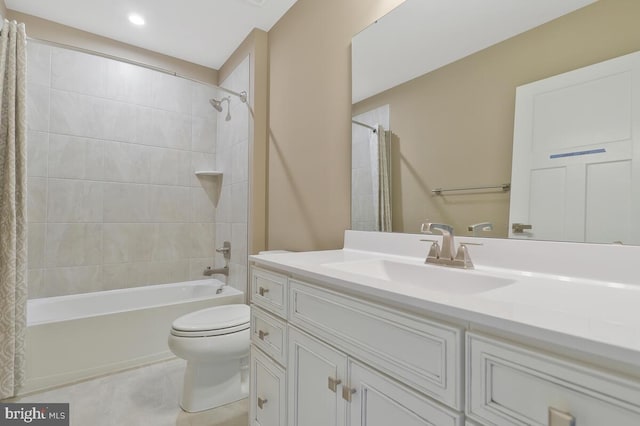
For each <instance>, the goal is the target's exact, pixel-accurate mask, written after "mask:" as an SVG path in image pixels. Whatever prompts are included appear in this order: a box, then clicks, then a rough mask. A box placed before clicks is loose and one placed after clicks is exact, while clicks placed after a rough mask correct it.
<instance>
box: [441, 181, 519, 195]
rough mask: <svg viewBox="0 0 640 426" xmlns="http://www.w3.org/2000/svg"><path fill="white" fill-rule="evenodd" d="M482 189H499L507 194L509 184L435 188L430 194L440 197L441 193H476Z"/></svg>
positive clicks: (509, 187)
mask: <svg viewBox="0 0 640 426" xmlns="http://www.w3.org/2000/svg"><path fill="white" fill-rule="evenodd" d="M482 189H499V190H501V191H503V192H507V191H509V190H510V189H511V184H510V183H503V184H501V185H487V186H470V187H467V188H446V189H445V188H436V189H432V190H431V192H433V193H434V194H436V195H442V193H443V192H452V191H478V190H482Z"/></svg>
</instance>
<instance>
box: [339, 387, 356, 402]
mask: <svg viewBox="0 0 640 426" xmlns="http://www.w3.org/2000/svg"><path fill="white" fill-rule="evenodd" d="M354 393H356V389H355V388H350V387H347V386H343V387H342V399H344V400H345V401H347V402H351V395H353V394H354Z"/></svg>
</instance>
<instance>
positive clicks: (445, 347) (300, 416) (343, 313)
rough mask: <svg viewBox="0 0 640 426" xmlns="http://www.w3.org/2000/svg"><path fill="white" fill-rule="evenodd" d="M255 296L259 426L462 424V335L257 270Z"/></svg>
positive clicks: (253, 402)
mask: <svg viewBox="0 0 640 426" xmlns="http://www.w3.org/2000/svg"><path fill="white" fill-rule="evenodd" d="M251 294H252V315H251V341H252V351H251V357H252V358H251V367H252V368H251V379H252V380H251V392H250V416H251V425H252V426H257V425H260V426H272V425H288V426H314V425H317V426H334V425H335V426H338V425H341V426H346V425H350V426H389V425H392V424H397V425H402V426H405V425H406V426H413V425H416V426H418V425H424V426H427V425H431V426H462V425H463V424H464V415H463V414H462V410H463V404H462V396H463V393H464V388H463V373H462V364H463V358H464V352H463V340H462V339H463V330H462V329H461V328H460V327H455V326H451V325H448V324H443V323H440V322H436V321H432V320H428V319H426V318H424V317H421V316H416V315H410V314H407V313H404V312H402V310H398V309H392V308H389V307H386V306H383V305H381V304H376V303H370V302H366V301H362V300H360V299H357V298H354V297H351V296H347V295H344V294H342V293H340V292H335V291H331V290H328V289H326V288H323V287H321V286H316V285H313V284H309V283H307V282H304V281H301V280H297V279H292V278H290V277H287V275H286V274H284V273H279V272H277V271H274V270H267V269H264V268H261V267H259V266H255V265H254V266H253V267H252V269H251ZM283 309H286V315H284V314H283ZM283 377H286V380H283ZM285 385H286V391H285V390H284V387H285ZM285 394H286V395H287V397H286V401H284V397H283V395H285ZM285 406H286V408H285V411H286V416H284V415H283V412H282V407H285Z"/></svg>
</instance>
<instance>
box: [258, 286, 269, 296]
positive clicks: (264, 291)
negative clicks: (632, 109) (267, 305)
mask: <svg viewBox="0 0 640 426" xmlns="http://www.w3.org/2000/svg"><path fill="white" fill-rule="evenodd" d="M258 293H259V294H260V296H262V297H264V294H265V293H269V289H268V288H264V287H260V288H259V289H258Z"/></svg>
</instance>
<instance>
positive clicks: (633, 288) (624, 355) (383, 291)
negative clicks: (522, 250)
mask: <svg viewBox="0 0 640 426" xmlns="http://www.w3.org/2000/svg"><path fill="white" fill-rule="evenodd" d="M348 232H352V231H348ZM362 234H363V235H364V234H365V233H362ZM355 235H356V236H358V235H357V234H355ZM391 235H393V234H391ZM365 237H366V238H370V237H369V236H368V235H365ZM414 237H420V236H414ZM421 237H424V236H421ZM376 238H377V237H376ZM391 238H400V239H404V240H407V239H408V238H409V237H406V236H404V237H393V236H391ZM465 240H471V239H470V238H465ZM345 241H346V242H345V249H342V250H330V251H316V252H301V253H276V254H269V253H267V254H262V255H257V256H250V260H251V261H252V262H254V263H256V264H259V265H264V266H267V267H271V268H277V269H279V270H281V271H284V272H287V273H289V274H292V275H294V276H295V277H298V278H301V279H304V278H307V279H310V280H313V281H314V282H318V281H321V282H323V283H325V284H326V285H327V286H328V287H330V288H333V289H343V290H344V291H346V292H348V293H350V294H356V295H362V296H364V297H366V298H368V299H371V300H376V301H381V302H385V301H386V302H388V303H392V304H394V305H400V306H407V307H411V308H413V309H414V310H416V309H417V310H420V311H424V312H425V314H427V315H428V313H429V312H434V313H438V314H441V315H446V316H450V317H454V318H457V319H460V320H462V321H469V322H471V323H475V324H479V325H483V326H488V327H493V328H496V329H499V330H502V331H506V332H510V333H515V334H518V335H522V336H524V337H525V338H527V337H528V338H533V339H538V340H541V341H545V342H548V343H551V344H557V345H560V346H564V347H567V348H569V349H574V350H579V351H583V352H586V353H590V354H594V355H598V356H603V357H606V358H610V359H612V360H616V361H620V362H624V363H626V364H629V365H631V366H633V367H638V368H640V286H638V285H633V284H629V283H624V282H623V283H621V282H612V281H606V280H602V279H599V280H593V279H588V278H585V277H575V276H567V275H559V274H547V273H544V272H541V271H531V270H527V271H523V270H517V269H508V268H504V267H496V266H493V265H492V266H485V265H482V264H479V263H476V268H475V269H474V270H458V269H452V270H451V269H450V272H451V274H447V273H445V275H447V278H450V277H454V279H457V278H456V277H460V279H461V281H464V279H465V278H467V277H465V276H462V275H459V274H468V275H474V276H475V278H481V281H482V282H483V283H490V282H491V280H492V279H495V280H496V281H499V282H501V283H502V285H501V286H499V287H495V288H492V286H490V285H488V286H483V285H481V286H480V287H479V288H478V291H474V290H469V289H468V288H462V289H461V290H460V291H458V290H457V289H456V287H455V286H451V285H450V286H449V288H447V282H438V283H433V282H426V281H425V283H424V284H419V283H415V282H414V283H408V282H397V281H390V280H389V279H384V278H376V277H375V275H376V274H377V272H376V271H369V272H366V274H360V273H352V272H347V271H345V270H343V269H340V268H341V266H342V265H345V264H346V263H345V262H354V264H355V263H357V262H371V261H372V260H379V261H385V260H386V261H391V262H394V265H396V266H397V264H399V263H401V264H402V263H404V264H407V266H408V267H409V268H413V269H415V268H416V267H420V268H426V269H425V272H426V274H429V273H430V270H429V268H430V269H431V270H433V268H436V269H435V276H438V275H442V274H439V273H438V270H439V269H441V268H447V267H444V266H437V265H425V264H424V257H416V256H407V254H415V251H414V252H413V253H406V252H405V253H402V254H403V255H402V256H399V255H395V254H390V253H381V252H379V249H380V247H379V246H376V244H370V246H371V249H372V250H374V251H367V250H362V249H361V248H362V247H360V246H361V244H360V245H359V244H349V242H350V238H346V240H345ZM363 241H364V240H363ZM478 241H485V242H486V241H487V240H486V239H478ZM505 241H508V240H502V242H500V243H492V242H488V243H486V244H485V245H486V246H488V248H487V249H486V250H488V251H491V250H492V248H491V245H492V244H498V245H505V244H510V243H508V242H505ZM361 242H362V241H361ZM367 243H370V241H367ZM423 244H424V243H423ZM518 244H520V245H522V243H518V242H514V247H515V248H514V252H516V254H517V251H518V250H517V247H516V246H517V245H518ZM546 244H554V243H546ZM555 244H562V243H555ZM349 246H351V247H349ZM354 247H358V248H354ZM420 247H421V250H422V252H424V253H425V254H426V249H425V246H424V245H421V246H420ZM542 248H544V249H545V250H549V247H547V246H545V247H542ZM564 248H565V249H566V246H565V247H564ZM527 249H528V250H530V247H527ZM562 249H563V248H562V247H560V249H559V250H560V252H561V251H562ZM596 249H599V250H602V248H598V247H596ZM585 250H588V248H587V247H586V246H585ZM389 251H392V252H393V251H394V250H389ZM396 252H397V251H396ZM587 254H588V253H587ZM484 256H485V257H486V256H487V253H485V254H484ZM471 257H472V259H473V252H472V256H471ZM478 257H479V258H482V257H483V256H478ZM600 260H602V259H600ZM474 261H475V259H474ZM604 261H605V262H606V259H604ZM503 262H505V263H508V262H507V261H504V260H503ZM367 265H369V264H368V263H363V266H367ZM447 269H449V268H447ZM538 269H544V268H538ZM552 269H553V268H552ZM426 274H425V276H426ZM431 280H432V281H433V276H432V278H431ZM443 281H444V280H443ZM448 281H452V280H448ZM440 286H441V287H440ZM440 288H442V289H443V290H442V291H441V290H440Z"/></svg>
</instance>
